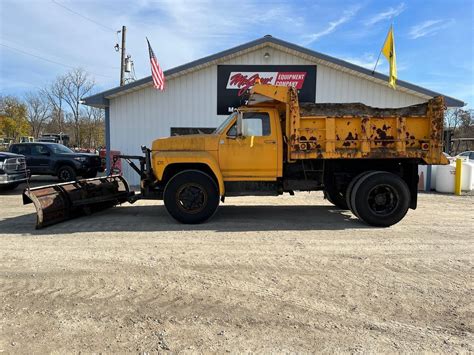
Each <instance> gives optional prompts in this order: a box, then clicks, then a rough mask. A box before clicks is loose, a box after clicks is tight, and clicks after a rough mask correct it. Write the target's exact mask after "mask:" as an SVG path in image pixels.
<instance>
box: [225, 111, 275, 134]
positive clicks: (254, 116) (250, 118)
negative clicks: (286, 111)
mask: <svg viewBox="0 0 474 355" xmlns="http://www.w3.org/2000/svg"><path fill="white" fill-rule="evenodd" d="M270 134H271V129H270V116H269V115H268V113H267V112H245V113H244V116H243V118H242V135H243V136H245V137H250V136H256V137H261V136H269V135H270ZM227 135H228V136H235V135H237V122H236V123H234V124H233V125H232V127H230V128H229V130H228V131H227Z"/></svg>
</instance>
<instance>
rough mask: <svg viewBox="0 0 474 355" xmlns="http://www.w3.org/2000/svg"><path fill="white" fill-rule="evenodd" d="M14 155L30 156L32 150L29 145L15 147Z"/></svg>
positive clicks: (13, 148) (13, 149)
mask: <svg viewBox="0 0 474 355" xmlns="http://www.w3.org/2000/svg"><path fill="white" fill-rule="evenodd" d="M12 153H15V154H21V155H30V154H31V149H30V146H28V145H14V146H13V147H12Z"/></svg>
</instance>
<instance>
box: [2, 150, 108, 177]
mask: <svg viewBox="0 0 474 355" xmlns="http://www.w3.org/2000/svg"><path fill="white" fill-rule="evenodd" d="M10 152H12V153H17V154H21V155H24V156H25V158H26V167H27V168H28V169H29V170H30V171H31V175H54V176H57V177H58V178H59V180H61V181H73V180H76V178H77V176H82V177H84V178H92V177H96V175H97V172H99V171H100V172H102V171H104V169H103V167H102V165H101V160H100V157H99V156H98V155H95V154H87V153H76V152H73V151H72V150H71V149H69V148H68V147H66V146H64V145H62V144H58V143H41V142H35V143H17V144H12V145H11V146H10Z"/></svg>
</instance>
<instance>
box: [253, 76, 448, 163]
mask: <svg viewBox="0 0 474 355" xmlns="http://www.w3.org/2000/svg"><path fill="white" fill-rule="evenodd" d="M262 99H263V100H262ZM265 99H266V100H265ZM275 102H279V103H280V104H279V106H278V107H279V109H280V112H281V114H282V117H284V118H285V120H284V121H282V125H283V129H284V132H285V136H286V140H287V142H288V145H289V149H288V151H287V154H288V156H287V159H288V160H289V161H296V160H299V159H405V158H408V159H416V160H417V161H418V162H419V163H420V164H447V163H448V162H447V160H446V158H445V157H444V155H443V154H442V147H443V144H442V136H443V119H444V109H445V107H444V101H443V97H441V96H440V97H435V98H433V99H431V100H429V101H428V102H426V103H422V104H417V105H413V106H407V107H401V108H376V107H370V106H366V105H364V104H361V103H344V104H334V103H317V104H315V103H299V102H298V95H297V92H296V90H295V89H294V88H286V87H281V86H279V87H275V86H272V85H255V86H254V88H253V89H251V92H250V98H249V103H250V104H249V105H257V106H258V105H267V106H268V105H273V104H274V103H275Z"/></svg>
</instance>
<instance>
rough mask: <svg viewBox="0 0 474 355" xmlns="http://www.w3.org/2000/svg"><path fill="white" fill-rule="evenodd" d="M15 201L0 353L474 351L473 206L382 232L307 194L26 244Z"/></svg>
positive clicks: (80, 228)
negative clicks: (194, 222) (202, 220)
mask: <svg viewBox="0 0 474 355" xmlns="http://www.w3.org/2000/svg"><path fill="white" fill-rule="evenodd" d="M20 190H21V189H20V188H19V189H18V190H17V191H15V192H14V193H9V194H5V193H4V194H3V195H2V196H0V300H1V304H0V352H6V353H10V352H19V353H20V352H21V353H27V352H32V351H34V352H36V353H43V352H61V353H63V352H79V351H85V352H116V351H131V352H155V351H165V350H171V351H172V352H178V351H187V352H196V351H216V352H225V351H232V352H234V351H238V352H241V351H256V352H270V351H273V352H275V351H278V352H281V351H297V352H309V351H315V350H319V351H325V352H335V351H345V352H358V351H365V352H382V351H384V352H394V351H397V352H406V351H411V352H419V351H436V352H459V351H460V352H472V351H474V337H473V328H474V327H473V319H474V315H473V310H474V307H473V296H472V294H473V290H472V286H473V264H474V258H473V255H474V253H473V252H474V243H473V242H474V196H463V197H454V196H443V195H436V194H422V195H420V199H419V208H418V209H417V210H416V211H409V213H408V216H407V217H406V218H405V219H404V220H403V221H402V222H401V223H399V224H398V225H396V226H393V227H391V228H388V229H377V228H372V227H367V226H365V225H363V224H361V223H359V222H358V221H357V220H356V219H355V218H354V217H353V216H352V215H351V214H350V213H348V212H343V211H339V210H337V209H335V208H333V207H332V206H330V205H329V204H328V203H327V202H326V201H324V200H323V199H322V195H321V194H319V193H312V194H297V195H296V196H294V197H290V196H287V197H283V198H235V199H228V201H227V202H226V203H225V204H224V205H222V206H221V207H220V209H219V211H218V213H217V214H216V215H215V217H214V219H213V220H212V221H210V222H208V223H206V224H203V225H199V226H194V227H192V226H185V225H180V224H177V223H175V222H174V221H173V220H172V219H171V218H170V217H169V216H168V215H167V213H166V211H165V209H164V207H163V206H162V205H161V204H155V203H150V202H143V201H142V202H138V203H137V204H136V205H134V206H131V205H124V206H121V207H116V208H114V209H111V210H108V211H104V212H101V213H100V214H97V215H94V216H92V217H90V218H82V219H76V220H73V221H69V222H66V223H63V224H61V225H56V226H52V227H50V228H47V229H44V230H41V231H35V230H34V221H35V215H34V207H33V206H32V205H28V206H22V204H21V198H20V192H21V191H20Z"/></svg>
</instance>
